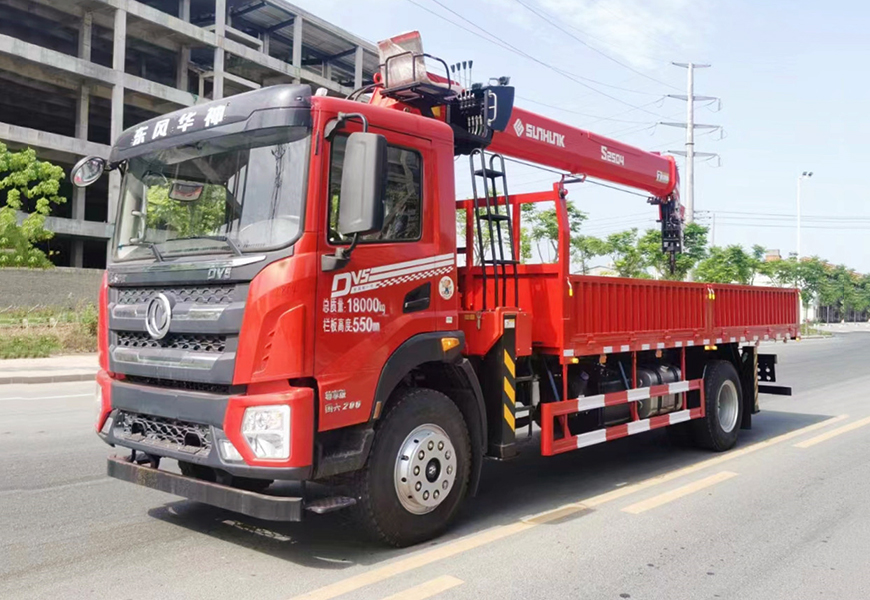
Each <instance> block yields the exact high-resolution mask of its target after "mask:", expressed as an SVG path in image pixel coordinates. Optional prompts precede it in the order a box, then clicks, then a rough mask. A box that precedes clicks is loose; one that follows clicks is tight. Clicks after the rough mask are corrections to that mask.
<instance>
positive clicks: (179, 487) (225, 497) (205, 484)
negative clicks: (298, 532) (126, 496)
mask: <svg viewBox="0 0 870 600" xmlns="http://www.w3.org/2000/svg"><path fill="white" fill-rule="evenodd" d="M107 472H108V475H109V477H114V478H116V479H121V480H123V481H127V482H130V483H135V484H137V485H142V486H145V487H148V488H151V489H153V490H159V491H161V492H166V493H168V494H173V495H175V496H181V497H183V498H187V499H189V500H193V501H195V502H202V503H204V504H210V505H211V506H217V507H218V508H224V509H226V510H231V511H234V512H237V513H241V514H243V515H248V516H249V517H255V518H257V519H264V520H268V521H301V520H302V508H303V499H302V498H288V497H285V496H269V495H266V494H258V493H256V492H248V491H246V490H240V489H236V488H232V487H229V486H226V485H220V484H218V483H212V482H210V481H203V480H201V479H194V478H192V477H185V476H184V475H176V474H175V473H169V472H167V471H161V470H160V469H153V468H151V467H146V466H144V465H139V464H135V463H132V462H129V461H128V460H127V459H125V458H122V457H119V456H112V457H109V459H108V463H107Z"/></svg>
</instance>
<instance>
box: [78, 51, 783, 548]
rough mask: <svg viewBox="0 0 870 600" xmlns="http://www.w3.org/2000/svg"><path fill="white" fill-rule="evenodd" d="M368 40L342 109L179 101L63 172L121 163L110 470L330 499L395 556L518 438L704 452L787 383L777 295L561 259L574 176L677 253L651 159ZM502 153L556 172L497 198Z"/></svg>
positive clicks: (296, 514) (215, 499)
mask: <svg viewBox="0 0 870 600" xmlns="http://www.w3.org/2000/svg"><path fill="white" fill-rule="evenodd" d="M382 50H383V56H382V60H383V63H384V64H383V65H382V69H381V73H380V74H379V75H378V77H377V78H376V83H375V84H374V85H373V86H370V87H369V88H366V89H363V90H359V91H358V92H357V93H355V94H353V95H352V96H351V97H349V98H347V99H338V98H332V97H327V96H326V95H325V94H322V93H321V92H317V93H314V94H313V95H312V93H311V90H310V89H309V88H308V87H307V86H304V85H281V86H275V87H268V88H264V89H261V90H257V91H253V92H249V93H245V94H240V95H238V96H233V97H231V98H228V99H223V100H216V101H213V102H208V103H204V104H198V105H196V106H193V107H190V108H186V109H182V110H180V111H177V112H174V113H171V114H168V115H164V116H161V117H158V118H155V119H152V120H150V121H146V122H144V123H141V124H139V125H137V126H135V127H133V128H131V129H129V130H127V131H125V132H124V133H123V134H122V135H121V136H120V138H119V139H118V140H117V141H116V143H115V145H114V147H113V149H112V153H111V156H110V157H109V158H108V159H103V158H99V157H88V158H86V159H83V160H82V161H81V162H80V163H79V165H77V166H76V168H75V169H74V171H73V173H72V178H73V182H74V183H75V184H76V185H78V186H84V185H89V184H90V183H92V182H93V181H95V180H96V179H97V178H98V177H99V176H100V175H101V174H102V173H103V172H104V171H107V170H115V169H117V170H118V171H120V173H121V174H122V175H123V180H122V186H121V191H120V198H118V211H117V214H118V218H117V223H116V228H115V234H114V239H113V246H112V251H111V258H110V264H109V266H108V269H107V272H106V276H105V279H104V282H103V285H102V289H101V292H100V304H99V306H100V327H99V356H100V367H101V370H100V372H99V375H98V376H97V382H98V396H99V398H98V403H99V416H98V419H97V422H96V431H97V433H98V435H99V436H100V438H101V439H103V440H104V441H105V442H106V443H108V444H110V445H112V446H117V447H122V448H127V449H129V450H130V451H131V452H130V454H129V455H128V456H124V457H118V456H115V457H111V458H109V460H108V472H109V475H111V476H113V477H116V478H119V479H122V480H126V481H129V482H133V483H137V484H139V485H143V486H147V487H150V488H154V489H158V490H162V491H165V492H169V493H171V494H175V495H179V496H183V497H186V498H189V499H191V500H195V501H198V502H204V503H208V504H212V505H215V506H218V507H223V508H226V509H229V510H233V511H237V512H240V513H244V514H247V515H250V516H253V517H257V518H263V519H272V520H281V521H297V520H300V519H301V518H302V515H303V513H304V511H306V510H307V511H311V512H314V513H324V512H329V511H332V510H338V509H344V508H348V509H351V510H354V511H356V513H357V515H358V518H359V521H360V523H361V524H362V526H363V527H364V529H365V530H366V531H368V532H369V533H371V534H372V535H373V536H374V537H376V538H378V539H380V540H383V541H385V542H387V543H389V544H393V545H397V546H403V545H408V544H413V543H417V542H420V541H422V540H425V539H428V538H431V537H433V536H436V535H438V534H439V533H440V532H442V531H443V530H444V529H445V528H446V527H447V526H448V525H449V523H450V522H451V520H452V519H453V517H454V516H455V515H456V513H457V510H458V509H459V507H460V505H461V504H462V503H463V501H464V500H465V499H466V498H467V497H468V496H471V495H474V494H475V492H476V490H477V487H478V481H479V479H480V473H481V469H482V468H483V465H484V462H485V461H484V459H485V458H491V459H497V460H506V459H510V458H511V457H513V456H515V455H516V453H517V442H516V439H517V431H518V430H521V429H524V428H526V429H528V430H529V432H532V431H533V429H534V428H535V426H537V427H539V428H540V433H539V436H540V448H541V452H542V454H544V455H552V454H557V453H560V452H565V451H568V450H572V449H576V448H582V447H584V446H588V445H590V444H596V443H600V442H604V441H608V440H612V439H616V438H620V437H624V436H627V435H632V434H635V433H640V432H644V431H648V430H650V429H656V428H660V427H666V426H670V427H669V431H672V432H673V434H674V436H676V437H679V438H682V439H686V440H693V441H694V442H695V443H697V444H700V445H702V446H704V447H708V448H711V449H713V450H717V451H722V450H727V449H729V448H731V447H732V446H733V445H734V444H735V442H736V440H737V435H738V432H739V430H740V429H741V428H748V427H750V425H751V419H752V414H753V413H756V412H757V411H758V393H759V392H770V393H788V392H789V390H788V388H780V387H776V386H771V385H770V384H769V382H771V381H774V380H775V356H774V355H765V354H759V353H758V342H759V341H761V340H767V339H783V340H787V339H789V338H795V337H797V335H798V295H797V292H796V291H795V290H788V289H772V288H753V287H746V286H733V285H712V284H705V283H682V282H671V281H652V280H633V279H618V278H602V277H587V276H579V275H573V274H571V270H570V257H569V253H570V251H569V241H570V240H569V237H568V236H569V232H568V231H569V230H568V216H567V212H566V203H567V191H566V188H565V186H566V184H567V183H569V182H571V181H577V180H582V179H583V178H585V177H587V176H589V177H597V178H600V179H604V180H607V181H611V182H615V183H619V184H622V185H626V186H632V187H634V188H638V189H641V190H645V191H646V192H648V193H649V194H650V202H651V203H653V204H655V205H657V207H658V210H659V214H660V220H661V223H662V232H663V236H662V238H663V246H664V248H663V251H665V252H669V253H671V254H672V255H673V254H674V253H676V252H679V251H680V244H681V241H682V236H681V231H682V230H681V227H682V215H681V209H680V206H679V195H678V185H677V181H678V176H677V169H676V165H675V162H674V159H673V158H672V157H669V156H662V155H659V154H655V153H647V152H643V151H641V150H638V149H636V148H633V147H630V146H627V145H625V144H621V143H619V142H616V141H614V140H610V139H607V138H603V137H600V136H597V135H595V134H593V133H589V132H586V131H582V130H579V129H575V128H573V127H569V126H566V125H564V124H562V123H558V122H556V121H553V120H550V119H546V118H544V117H541V116H538V115H535V114H532V113H529V112H526V111H523V110H521V109H519V108H514V107H513V88H511V87H510V86H509V85H507V83H508V82H507V80H506V79H504V78H502V79H500V80H497V81H493V82H492V83H491V84H490V85H474V86H468V88H467V89H466V88H460V87H459V86H457V84H456V83H455V82H454V81H451V80H450V79H447V78H439V77H436V76H434V75H431V74H429V73H427V71H426V70H425V66H424V63H423V60H424V55H423V53H422V50H421V49H420V48H419V42H418V38H417V37H416V35H415V34H409V35H405V36H400V37H398V38H394V39H393V40H388V41H387V42H384V43H382ZM425 56H427V57H428V55H425ZM435 60H436V59H432V58H431V57H429V61H430V63H432V62H433V61H435ZM445 71H446V65H445ZM365 94H369V95H370V96H369V100H368V102H362V101H360V100H359V98H361V97H363V96H364V95H365ZM459 155H469V156H470V160H471V168H470V170H471V176H472V180H473V182H474V193H473V195H472V197H471V198H470V199H461V200H457V199H456V193H455V188H454V159H455V158H456V157H457V156H459ZM505 157H513V158H515V159H520V160H525V161H529V162H532V163H536V164H541V165H547V166H549V167H553V168H556V169H559V170H561V171H564V172H565V173H566V176H563V177H562V178H561V179H560V180H559V181H557V182H556V183H554V185H553V186H552V188H551V189H548V190H546V191H542V192H539V193H532V194H510V193H509V191H508V188H507V177H506V173H505ZM568 174H573V175H570V176H569V175H568ZM524 203H548V204H547V205H546V206H549V207H552V206H555V209H556V214H557V217H558V221H559V224H560V233H559V240H558V248H559V252H558V259H557V261H556V262H555V263H554V264H522V262H521V261H520V260H519V252H518V250H517V245H518V240H519V238H520V233H521V230H522V229H521V228H522V224H521V217H522V211H521V209H520V207H521V205H522V204H524ZM457 211H459V212H457ZM463 211H464V219H465V239H464V240H462V239H460V240H457V216H458V215H459V216H460V217H461V216H462V213H463ZM460 222H461V219H460ZM460 237H461V236H460ZM457 242H459V245H460V246H462V247H459V248H458V244H457ZM458 258H459V260H458ZM759 381H761V383H759ZM162 459H173V460H175V461H178V465H179V469H180V474H179V473H178V472H177V471H170V470H166V469H165V468H161V467H160V464H161V461H162ZM165 466H166V465H165V464H164V467H165ZM286 482H295V485H292V486H291V485H287V484H286ZM308 482H316V483H317V484H318V485H316V486H315V485H311V486H306V483H308ZM288 489H291V490H293V493H290V492H288Z"/></svg>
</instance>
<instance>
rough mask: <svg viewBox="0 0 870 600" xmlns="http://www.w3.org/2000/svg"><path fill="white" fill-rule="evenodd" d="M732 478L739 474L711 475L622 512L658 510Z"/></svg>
mask: <svg viewBox="0 0 870 600" xmlns="http://www.w3.org/2000/svg"><path fill="white" fill-rule="evenodd" d="M732 477H737V473H733V472H731V471H722V472H721V473H716V474H715V475H710V476H709V477H705V478H704V479H699V480H698V481H693V482H692V483H689V484H686V485H684V486H681V487H678V488H675V489H673V490H670V491H668V492H665V493H664V494H659V495H658V496H653V497H652V498H647V499H646V500H641V501H640V502H637V503H635V504H632V505H631V506H626V507H625V508H623V509H622V512H627V513H631V514H633V515H639V514H640V513H642V512H646V511H648V510H652V509H653V508H658V507H659V506H661V505H663V504H667V503H668V502H673V501H674V500H677V499H679V498H682V497H683V496H688V495H689V494H694V493H695V492H699V491H701V490H703V489H705V488H708V487H710V486H711V485H716V484H717V483H721V482H723V481H727V480H728V479H731V478H732Z"/></svg>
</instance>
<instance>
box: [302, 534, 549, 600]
mask: <svg viewBox="0 0 870 600" xmlns="http://www.w3.org/2000/svg"><path fill="white" fill-rule="evenodd" d="M534 526H535V524H534V523H524V522H522V521H519V522H517V523H511V524H510V525H500V526H498V527H493V528H491V529H487V530H484V531H481V532H480V533H475V534H472V535H469V536H467V537H464V538H460V539H458V540H456V541H455V542H451V543H449V544H445V545H444V546H441V547H440V548H434V549H432V550H427V551H426V552H422V553H420V554H416V555H412V556H409V557H408V558H403V559H401V560H399V561H397V562H394V563H392V564H389V565H386V566H383V567H378V568H376V569H373V570H371V571H367V572H365V573H360V574H359V575H353V576H351V577H348V578H347V579H343V580H341V581H337V582H335V583H332V584H329V585H327V586H325V587H322V588H320V589H316V590H314V591H312V592H308V593H307V594H302V595H301V596H294V597H293V600H330V599H331V598H336V597H338V596H341V595H342V594H349V593H350V592H355V591H356V590H358V589H360V588H364V587H366V586H369V585H372V584H373V583H378V582H380V581H383V580H385V579H389V578H390V577H394V576H396V575H401V574H402V573H407V572H408V571H412V570H414V569H418V568H420V567H425V566H426V565H429V564H432V563H434V562H437V561H439V560H444V559H445V558H450V557H451V556H455V555H457V554H460V553H462V552H466V551H468V550H472V549H474V548H478V547H480V546H484V545H486V544H489V543H492V542H495V541H497V540H500V539H502V538H506V537H508V536H511V535H514V534H516V533H519V532H521V531H526V530H527V529H531V528H532V527H534Z"/></svg>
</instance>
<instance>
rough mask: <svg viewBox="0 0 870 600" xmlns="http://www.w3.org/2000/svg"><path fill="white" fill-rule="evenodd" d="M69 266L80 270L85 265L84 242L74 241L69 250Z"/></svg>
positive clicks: (79, 239) (80, 240) (78, 239)
mask: <svg viewBox="0 0 870 600" xmlns="http://www.w3.org/2000/svg"><path fill="white" fill-rule="evenodd" d="M70 250H71V252H70V257H69V266H71V267H76V268H79V269H81V268H82V267H83V266H84V264H85V241H84V240H83V239H81V238H77V239H74V240H73V241H72V245H71V248H70Z"/></svg>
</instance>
